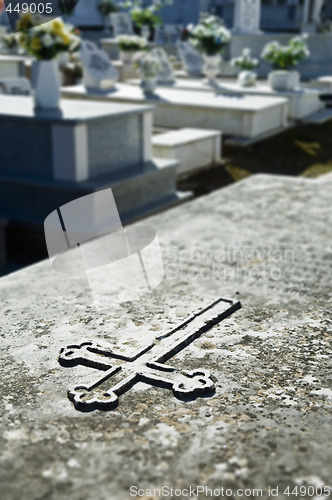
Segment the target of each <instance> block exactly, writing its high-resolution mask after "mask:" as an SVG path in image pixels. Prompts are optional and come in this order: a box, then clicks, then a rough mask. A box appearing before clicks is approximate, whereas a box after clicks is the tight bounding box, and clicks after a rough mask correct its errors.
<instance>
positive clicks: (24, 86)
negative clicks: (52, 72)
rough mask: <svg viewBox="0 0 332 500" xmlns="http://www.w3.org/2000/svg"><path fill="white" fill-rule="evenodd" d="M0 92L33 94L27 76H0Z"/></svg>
mask: <svg viewBox="0 0 332 500" xmlns="http://www.w3.org/2000/svg"><path fill="white" fill-rule="evenodd" d="M0 93H2V94H7V95H31V94H32V88H31V84H30V81H29V80H28V79H27V78H24V77H21V78H0Z"/></svg>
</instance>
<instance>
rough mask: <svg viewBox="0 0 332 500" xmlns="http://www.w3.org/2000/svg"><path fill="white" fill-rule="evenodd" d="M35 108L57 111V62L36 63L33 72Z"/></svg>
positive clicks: (58, 79) (58, 81)
mask: <svg viewBox="0 0 332 500" xmlns="http://www.w3.org/2000/svg"><path fill="white" fill-rule="evenodd" d="M34 77H35V93H34V100H35V108H36V109H59V104H60V74H59V68H58V61H57V60H56V59H52V60H50V61H36V63H35V70H34Z"/></svg>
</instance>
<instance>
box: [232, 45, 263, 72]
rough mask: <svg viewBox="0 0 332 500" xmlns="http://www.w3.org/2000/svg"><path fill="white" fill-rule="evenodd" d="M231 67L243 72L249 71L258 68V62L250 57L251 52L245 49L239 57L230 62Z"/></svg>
mask: <svg viewBox="0 0 332 500" xmlns="http://www.w3.org/2000/svg"><path fill="white" fill-rule="evenodd" d="M231 65H232V66H235V67H237V68H241V69H243V70H247V71H251V70H253V69H255V68H258V66H259V60H258V59H255V58H253V57H251V50H250V49H249V48H248V47H245V48H244V49H243V50H242V55H241V56H240V57H235V58H234V59H232V60H231Z"/></svg>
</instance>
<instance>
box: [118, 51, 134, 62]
mask: <svg viewBox="0 0 332 500" xmlns="http://www.w3.org/2000/svg"><path fill="white" fill-rule="evenodd" d="M136 53H137V52H136V51H133V50H121V51H120V60H121V61H122V62H123V64H132V63H133V62H134V57H135V55H136Z"/></svg>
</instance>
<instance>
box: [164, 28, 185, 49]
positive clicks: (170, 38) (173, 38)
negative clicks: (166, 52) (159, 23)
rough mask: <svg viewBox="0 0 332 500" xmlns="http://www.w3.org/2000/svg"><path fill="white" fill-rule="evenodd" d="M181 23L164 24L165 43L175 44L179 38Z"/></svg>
mask: <svg viewBox="0 0 332 500" xmlns="http://www.w3.org/2000/svg"><path fill="white" fill-rule="evenodd" d="M181 32H182V25H177V24H165V35H166V43H167V44H168V45H176V44H177V42H178V41H179V40H180V39H181Z"/></svg>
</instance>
